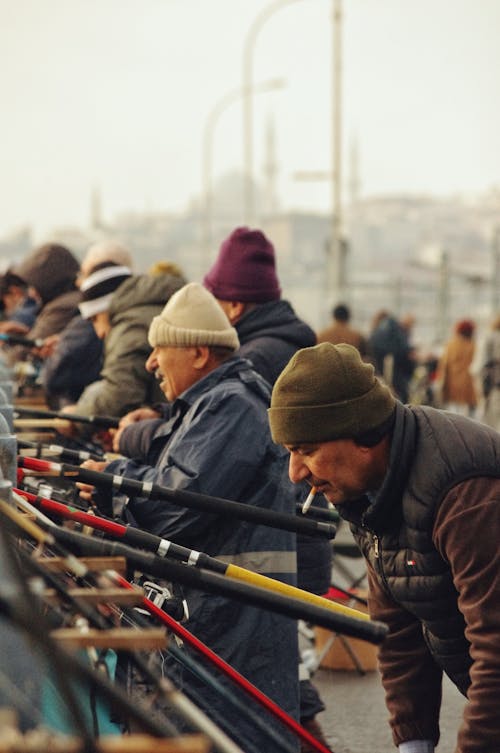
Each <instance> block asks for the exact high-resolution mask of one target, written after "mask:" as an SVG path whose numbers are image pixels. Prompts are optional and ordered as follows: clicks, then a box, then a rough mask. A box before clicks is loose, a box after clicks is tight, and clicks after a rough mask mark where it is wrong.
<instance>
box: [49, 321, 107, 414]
mask: <svg viewBox="0 0 500 753" xmlns="http://www.w3.org/2000/svg"><path fill="white" fill-rule="evenodd" d="M102 355H103V347H102V342H101V340H99V338H98V337H97V335H96V333H95V330H94V326H93V324H92V322H91V321H90V320H88V319H83V318H82V317H81V316H74V317H73V319H72V320H71V321H70V322H69V324H68V325H67V326H66V327H65V328H64V329H63V331H62V332H61V337H60V340H59V342H58V344H57V347H56V349H55V351H54V353H53V354H52V355H51V356H49V358H47V359H45V361H44V364H43V369H42V384H43V386H44V389H45V391H46V394H47V399H48V401H49V404H50V405H52V406H53V407H54V408H59V407H62V406H63V405H67V404H71V403H76V401H77V400H78V398H79V397H80V395H81V394H82V392H83V390H84V389H85V387H86V386H87V385H88V384H90V383H91V382H95V381H96V379H98V378H99V374H100V372H101V365H102Z"/></svg>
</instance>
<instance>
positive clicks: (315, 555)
mask: <svg viewBox="0 0 500 753" xmlns="http://www.w3.org/2000/svg"><path fill="white" fill-rule="evenodd" d="M203 284H204V285H205V287H206V288H208V290H209V291H210V292H211V293H212V295H214V296H215V298H217V300H218V302H219V304H220V306H221V307H222V308H223V310H224V312H225V313H226V316H227V318H228V319H229V321H230V322H231V324H232V325H233V327H234V328H235V329H236V332H237V333H238V338H239V341H240V350H239V355H241V356H243V357H244V358H248V359H249V360H250V361H251V362H252V363H253V366H254V368H255V370H256V371H257V372H258V373H259V374H260V375H261V376H263V377H264V378H265V379H266V380H267V381H268V382H269V384H271V385H273V384H274V382H275V381H276V379H277V378H278V376H279V374H280V373H281V371H282V370H283V369H284V368H285V366H286V364H287V363H288V362H289V360H290V358H291V357H292V356H293V355H294V353H295V352H296V351H297V350H299V349H300V348H306V347H309V346H312V345H315V344H316V334H315V333H314V331H313V330H312V329H311V327H309V325H308V324H306V323H305V322H303V321H302V320H301V319H299V318H298V316H297V315H296V313H295V311H294V310H293V308H292V306H291V305H290V304H289V303H288V301H284V300H282V299H281V286H280V283H279V280H278V275H277V272H276V256H275V252H274V246H273V244H272V243H271V241H270V240H269V239H268V238H266V236H265V235H264V233H263V232H262V231H261V230H250V228H247V227H238V228H236V229H235V230H233V232H232V233H231V234H230V235H229V236H228V238H226V240H225V241H223V243H222V245H221V247H220V249H219V254H218V256H217V259H216V260H215V262H214V264H213V266H212V268H211V269H210V270H209V271H208V272H207V274H206V275H205V277H204V279H203ZM306 493H307V492H306ZM331 556H332V551H331V547H330V543H329V542H328V541H324V542H318V540H317V539H311V538H308V537H304V536H299V537H297V570H298V573H297V577H298V583H299V584H300V586H301V588H304V589H306V590H308V591H312V592H314V593H318V594H323V593H326V591H328V588H329V587H330V579H331V568H332V560H331ZM299 677H300V721H301V723H302V724H303V726H304V727H306V729H308V730H309V731H310V732H311V733H312V734H313V735H314V736H315V737H316V738H318V739H320V740H321V742H323V743H324V744H325V745H326V740H325V739H324V737H323V733H322V730H321V727H320V725H319V724H318V721H317V720H316V714H318V713H319V712H320V711H323V710H324V708H325V706H324V704H323V702H322V701H321V698H320V697H319V695H318V692H317V690H316V688H315V687H314V686H313V685H312V683H311V682H310V680H309V676H308V673H307V670H306V669H305V667H304V666H303V665H301V666H300V667H299ZM327 747H328V746H327ZM302 750H304V751H306V750H307V751H309V750H310V749H309V747H306V746H304V747H303V749H302Z"/></svg>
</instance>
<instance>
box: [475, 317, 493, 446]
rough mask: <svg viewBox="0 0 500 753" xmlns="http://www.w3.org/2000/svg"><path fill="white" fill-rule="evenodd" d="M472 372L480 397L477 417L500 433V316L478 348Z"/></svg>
mask: <svg viewBox="0 0 500 753" xmlns="http://www.w3.org/2000/svg"><path fill="white" fill-rule="evenodd" d="M472 371H473V373H474V374H475V375H476V376H477V380H476V384H477V391H478V394H479V397H480V401H479V406H478V416H477V417H478V418H479V420H480V421H482V422H483V423H485V424H488V426H492V427H493V428H494V429H496V430H497V431H500V314H497V316H496V317H495V318H494V320H493V322H492V324H491V328H490V329H489V331H488V332H487V334H486V336H485V337H484V339H483V340H482V342H481V343H480V344H479V345H478V346H477V348H476V355H475V357H474V362H473V365H472Z"/></svg>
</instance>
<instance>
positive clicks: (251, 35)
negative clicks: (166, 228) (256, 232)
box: [242, 0, 297, 225]
mask: <svg viewBox="0 0 500 753" xmlns="http://www.w3.org/2000/svg"><path fill="white" fill-rule="evenodd" d="M294 2H297V0H275V2H273V3H271V4H270V5H268V6H267V7H265V8H264V9H263V10H262V12H261V13H259V15H258V16H257V18H255V20H254V22H253V23H252V25H251V26H250V28H249V29H248V32H247V35H246V38H245V44H244V48H243V84H242V90H243V92H244V96H243V155H244V171H245V177H246V180H245V187H244V195H243V218H244V221H245V224H247V225H251V224H252V223H253V222H254V220H255V215H256V211H255V191H254V187H253V93H254V91H255V89H254V87H253V84H252V79H253V53H254V48H255V40H256V38H257V34H258V33H259V31H260V29H261V28H262V27H263V26H264V24H265V23H266V21H267V20H268V19H269V18H270V17H271V16H272V15H274V13H276V11H277V10H279V9H280V8H282V7H284V6H285V5H291V3H294Z"/></svg>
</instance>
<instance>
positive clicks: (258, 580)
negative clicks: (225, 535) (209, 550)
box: [225, 565, 370, 622]
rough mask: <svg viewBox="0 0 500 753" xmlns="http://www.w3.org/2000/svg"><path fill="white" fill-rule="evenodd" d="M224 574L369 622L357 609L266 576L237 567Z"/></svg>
mask: <svg viewBox="0 0 500 753" xmlns="http://www.w3.org/2000/svg"><path fill="white" fill-rule="evenodd" d="M225 574H226V575H227V576H228V577H229V578H233V579H234V580H241V581H244V582H245V583H249V584H250V585H253V586H260V587H261V588H266V589H267V590H268V591H275V592H276V593H279V594H281V595H282V596H289V597H290V598H292V599H298V600H299V601H305V602H308V603H309V604H315V605H316V606H317V607H322V608H323V609H329V610H330V611H331V612H336V613H337V614H343V615H345V616H346V617H352V618H354V619H356V620H363V621H364V622H367V621H370V617H369V615H367V614H366V613H365V612H360V611H359V610H358V609H352V608H351V607H346V606H345V605H344V604H338V603H337V602H336V601H331V599H325V598H324V597H323V596H318V595H317V594H313V593H310V592H309V591H304V590H303V589H302V588H297V587H296V586H290V585H289V584H288V583H282V582H281V581H280V580H275V579H274V578H269V577H267V575H260V573H254V572H252V571H251V570H246V569H245V568H244V567H239V566H238V565H228V566H227V569H226V573H225Z"/></svg>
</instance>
